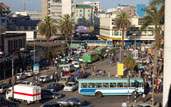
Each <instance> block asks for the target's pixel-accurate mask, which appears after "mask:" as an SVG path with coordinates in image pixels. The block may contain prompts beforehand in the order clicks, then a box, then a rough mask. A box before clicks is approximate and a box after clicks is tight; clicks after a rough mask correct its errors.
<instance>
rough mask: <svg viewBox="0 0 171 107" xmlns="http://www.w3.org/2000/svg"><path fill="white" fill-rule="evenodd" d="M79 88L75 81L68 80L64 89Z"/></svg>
mask: <svg viewBox="0 0 171 107" xmlns="http://www.w3.org/2000/svg"><path fill="white" fill-rule="evenodd" d="M77 88H78V86H77V84H76V83H75V82H68V83H67V84H66V85H65V86H64V89H63V91H74V90H76V89H77Z"/></svg>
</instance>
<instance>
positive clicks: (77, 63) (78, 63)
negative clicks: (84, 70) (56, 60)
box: [73, 62, 81, 68]
mask: <svg viewBox="0 0 171 107" xmlns="http://www.w3.org/2000/svg"><path fill="white" fill-rule="evenodd" d="M73 65H74V67H75V68H80V67H81V63H80V62H75V63H74V64H73Z"/></svg>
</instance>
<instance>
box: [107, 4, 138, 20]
mask: <svg viewBox="0 0 171 107" xmlns="http://www.w3.org/2000/svg"><path fill="white" fill-rule="evenodd" d="M121 11H124V12H126V13H127V14H128V15H129V16H130V17H134V16H137V15H136V6H129V5H119V6H117V7H115V8H110V9H107V11H106V12H107V13H113V14H118V13H119V12H121Z"/></svg>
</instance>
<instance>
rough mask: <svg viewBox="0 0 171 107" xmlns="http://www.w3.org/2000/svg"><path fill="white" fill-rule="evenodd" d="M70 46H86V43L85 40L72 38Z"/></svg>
mask: <svg viewBox="0 0 171 107" xmlns="http://www.w3.org/2000/svg"><path fill="white" fill-rule="evenodd" d="M69 47H70V48H78V47H79V48H86V43H85V42H84V41H79V40H77V41H75V40H72V41H71V42H69Z"/></svg>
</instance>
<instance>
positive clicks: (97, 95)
mask: <svg viewBox="0 0 171 107" xmlns="http://www.w3.org/2000/svg"><path fill="white" fill-rule="evenodd" d="M95 96H96V97H98V98H100V97H102V96H103V95H102V93H101V92H99V91H98V92H96V93H95Z"/></svg>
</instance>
